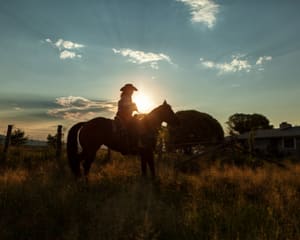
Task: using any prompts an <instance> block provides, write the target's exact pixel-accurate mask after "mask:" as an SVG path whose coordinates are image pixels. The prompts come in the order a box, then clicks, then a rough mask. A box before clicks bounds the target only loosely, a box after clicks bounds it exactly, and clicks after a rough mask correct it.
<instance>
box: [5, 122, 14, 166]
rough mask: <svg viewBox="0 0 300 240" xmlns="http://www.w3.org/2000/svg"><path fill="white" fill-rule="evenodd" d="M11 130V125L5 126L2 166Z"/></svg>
mask: <svg viewBox="0 0 300 240" xmlns="http://www.w3.org/2000/svg"><path fill="white" fill-rule="evenodd" d="M12 128H13V125H8V126H7V132H6V137H5V143H4V148H3V162H2V163H3V164H5V163H6V158H7V152H8V146H9V143H10V137H11V132H12Z"/></svg>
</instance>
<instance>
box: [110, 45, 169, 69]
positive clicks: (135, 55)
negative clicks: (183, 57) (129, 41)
mask: <svg viewBox="0 0 300 240" xmlns="http://www.w3.org/2000/svg"><path fill="white" fill-rule="evenodd" d="M112 50H113V52H114V53H115V54H120V55H122V56H124V57H127V58H128V59H129V60H128V61H129V62H132V63H136V64H144V63H149V65H150V67H151V68H153V69H158V68H159V67H158V62H159V61H165V62H168V63H169V64H173V63H172V60H171V58H170V57H169V56H167V55H165V54H163V53H152V52H148V53H147V52H143V51H136V50H132V49H129V48H125V49H115V48H113V49H112Z"/></svg>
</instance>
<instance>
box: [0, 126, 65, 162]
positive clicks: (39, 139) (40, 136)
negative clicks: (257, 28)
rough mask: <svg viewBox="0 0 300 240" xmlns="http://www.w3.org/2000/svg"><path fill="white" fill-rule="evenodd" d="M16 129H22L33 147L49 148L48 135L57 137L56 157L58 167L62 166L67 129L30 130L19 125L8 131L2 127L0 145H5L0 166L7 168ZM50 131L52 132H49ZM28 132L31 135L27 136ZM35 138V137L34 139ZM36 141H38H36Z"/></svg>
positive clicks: (7, 128) (8, 128) (61, 127)
mask: <svg viewBox="0 0 300 240" xmlns="http://www.w3.org/2000/svg"><path fill="white" fill-rule="evenodd" d="M16 129H20V130H21V131H24V133H25V137H26V138H28V139H29V141H32V145H37V146H40V147H47V137H48V135H51V136H54V137H55V141H56V142H55V157H56V161H57V163H58V165H59V166H60V165H61V155H62V148H63V142H64V141H63V138H64V135H65V134H64V133H65V131H66V129H65V128H63V126H62V125H58V126H56V129H55V127H52V128H50V129H30V128H26V129H23V128H19V127H18V125H12V124H9V125H8V126H7V127H6V129H5V128H4V127H3V126H1V127H0V135H2V139H1V141H0V143H1V144H2V145H3V149H2V156H1V158H0V164H1V165H3V166H5V164H6V161H7V156H8V151H9V146H10V143H11V136H12V134H13V131H14V130H16ZM49 130H50V131H49ZM27 132H28V133H29V135H27ZM32 136H35V137H32ZM35 139H36V140H35Z"/></svg>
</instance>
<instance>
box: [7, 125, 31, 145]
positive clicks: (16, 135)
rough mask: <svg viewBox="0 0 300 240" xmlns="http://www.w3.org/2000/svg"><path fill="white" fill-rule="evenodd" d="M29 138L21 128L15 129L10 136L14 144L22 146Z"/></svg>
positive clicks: (11, 142)
mask: <svg viewBox="0 0 300 240" xmlns="http://www.w3.org/2000/svg"><path fill="white" fill-rule="evenodd" d="M27 140H28V138H27V137H25V132H24V131H23V130H21V129H19V128H17V129H15V130H14V131H13V132H12V134H11V137H10V144H11V145H12V146H21V145H24V144H25V143H26V142H27Z"/></svg>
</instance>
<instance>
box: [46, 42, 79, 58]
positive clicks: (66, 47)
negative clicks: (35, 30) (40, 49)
mask: <svg viewBox="0 0 300 240" xmlns="http://www.w3.org/2000/svg"><path fill="white" fill-rule="evenodd" d="M45 41H46V42H47V43H49V44H51V45H52V46H53V47H54V48H56V49H58V51H59V58H60V59H63V60H64V59H68V58H69V59H74V58H81V57H82V55H81V54H79V53H78V51H79V49H80V48H83V47H85V46H84V45H83V44H79V43H75V42H71V41H66V40H63V39H61V38H60V39H58V40H57V41H56V42H54V41H53V40H51V39H50V38H46V39H45ZM71 50H72V51H71Z"/></svg>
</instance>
